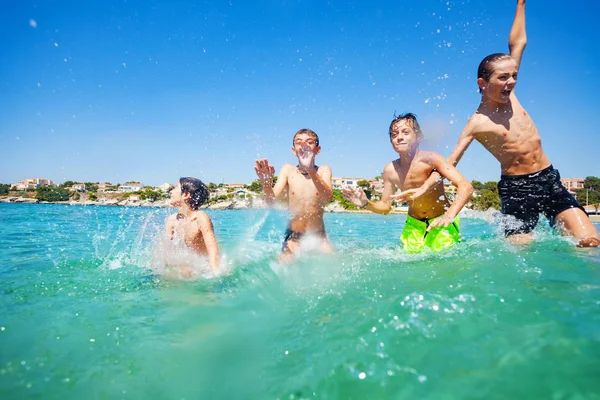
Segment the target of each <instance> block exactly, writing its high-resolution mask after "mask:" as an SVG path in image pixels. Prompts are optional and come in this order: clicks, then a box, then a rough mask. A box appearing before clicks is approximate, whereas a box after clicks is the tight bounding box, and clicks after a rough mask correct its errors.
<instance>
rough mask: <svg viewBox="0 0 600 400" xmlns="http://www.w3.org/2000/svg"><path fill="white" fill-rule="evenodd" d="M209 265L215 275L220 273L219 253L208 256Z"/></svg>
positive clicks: (215, 252)
mask: <svg viewBox="0 0 600 400" xmlns="http://www.w3.org/2000/svg"><path fill="white" fill-rule="evenodd" d="M208 263H209V264H210V268H211V269H212V271H213V272H214V273H217V272H218V271H219V251H218V250H217V251H214V252H210V254H209V255H208Z"/></svg>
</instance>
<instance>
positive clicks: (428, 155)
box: [419, 150, 445, 164]
mask: <svg viewBox="0 0 600 400" xmlns="http://www.w3.org/2000/svg"><path fill="white" fill-rule="evenodd" d="M419 157H420V160H421V161H422V162H426V163H428V164H435V163H437V162H439V161H443V160H445V157H444V156H443V155H441V154H440V153H438V152H437V151H432V150H421V151H419Z"/></svg>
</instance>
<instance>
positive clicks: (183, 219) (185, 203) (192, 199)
mask: <svg viewBox="0 0 600 400" xmlns="http://www.w3.org/2000/svg"><path fill="white" fill-rule="evenodd" d="M208 195H209V194H208V189H207V188H206V186H204V183H202V181H201V180H199V179H196V178H181V179H179V183H178V184H177V186H175V188H174V189H173V190H172V191H171V199H170V203H171V205H172V206H174V207H178V208H179V211H178V213H177V214H173V215H170V216H169V217H168V218H167V222H166V235H167V239H168V240H169V241H171V242H172V241H175V240H176V239H178V238H179V239H181V238H182V239H183V242H184V243H185V245H186V246H187V248H189V249H190V250H192V252H193V253H195V254H197V255H200V256H204V257H207V258H208V263H209V265H210V267H211V270H212V272H213V273H215V274H216V273H217V272H218V271H219V245H218V244H217V239H216V238H215V232H214V229H213V224H212V221H211V220H210V217H209V216H208V214H206V213H205V212H204V211H201V210H198V208H199V207H200V206H201V205H202V204H203V203H204V202H206V200H208ZM180 273H181V274H182V275H184V276H185V277H187V278H190V277H192V276H193V275H194V274H195V273H194V271H193V270H191V268H189V267H186V268H185V269H184V270H181V271H180Z"/></svg>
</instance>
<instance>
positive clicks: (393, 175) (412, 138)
mask: <svg viewBox="0 0 600 400" xmlns="http://www.w3.org/2000/svg"><path fill="white" fill-rule="evenodd" d="M390 142H391V144H392V147H393V148H394V151H396V153H398V155H399V156H400V158H398V159H397V160H395V161H392V162H391V163H389V164H388V165H386V166H385V168H384V169H383V185H384V186H383V193H382V196H381V200H380V201H377V202H371V201H368V200H367V197H366V195H365V193H364V191H363V190H362V189H360V188H357V189H353V188H349V187H348V188H344V189H343V194H344V197H346V199H348V200H349V201H352V202H353V203H354V204H356V205H357V206H359V207H364V208H366V209H367V210H370V211H373V212H375V213H379V214H387V213H389V212H390V210H391V202H392V200H397V201H408V202H409V207H408V214H409V215H410V216H411V217H414V218H417V219H420V220H423V219H430V218H435V217H439V216H441V217H440V218H438V219H436V220H434V221H433V222H431V224H429V227H428V229H427V230H431V229H432V228H434V227H436V226H444V227H446V226H448V225H449V224H451V223H452V222H453V221H454V218H455V217H456V216H457V215H458V213H459V211H460V210H461V209H462V207H464V205H465V203H466V202H467V200H468V199H469V197H470V196H471V193H472V192H473V187H472V185H471V184H470V183H469V182H468V181H467V180H466V179H465V178H464V177H463V176H462V175H461V174H460V173H459V172H458V171H457V169H456V168H455V167H453V166H452V165H450V164H449V163H448V162H447V161H446V159H445V158H444V157H443V156H442V155H441V154H439V153H436V152H433V151H424V150H420V149H419V144H420V142H421V140H420V138H418V137H417V135H416V133H415V130H414V129H413V126H412V121H410V120H406V119H402V120H400V121H398V122H396V123H395V124H394V125H393V127H392V130H391V135H390ZM434 171H439V172H440V173H441V175H443V176H444V177H445V178H447V179H449V180H450V181H451V182H452V183H453V184H454V185H455V186H456V187H457V196H456V199H455V201H454V202H453V203H450V201H449V200H448V198H447V197H446V195H445V193H444V187H443V185H434V186H433V187H431V189H429V190H428V191H426V192H424V193H419V191H418V189H419V188H420V187H421V185H423V183H424V182H425V181H426V180H427V178H429V176H430V175H431V174H432V173H433V172H434ZM396 188H399V189H400V191H401V192H400V193H398V194H393V193H394V191H395V190H396Z"/></svg>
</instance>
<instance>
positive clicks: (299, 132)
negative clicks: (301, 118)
mask: <svg viewBox="0 0 600 400" xmlns="http://www.w3.org/2000/svg"><path fill="white" fill-rule="evenodd" d="M303 133H304V134H306V135H308V136H311V137H314V138H315V142H316V143H317V146H318V145H319V135H317V133H316V132H315V131H313V130H312V129H306V128H305V129H300V130H299V131H298V132H296V133H294V138H293V139H292V145H293V144H294V142H295V141H296V136H298V135H301V134H303Z"/></svg>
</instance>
